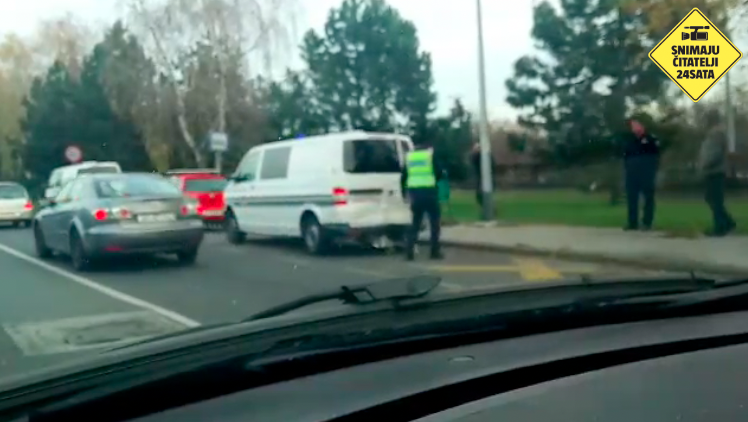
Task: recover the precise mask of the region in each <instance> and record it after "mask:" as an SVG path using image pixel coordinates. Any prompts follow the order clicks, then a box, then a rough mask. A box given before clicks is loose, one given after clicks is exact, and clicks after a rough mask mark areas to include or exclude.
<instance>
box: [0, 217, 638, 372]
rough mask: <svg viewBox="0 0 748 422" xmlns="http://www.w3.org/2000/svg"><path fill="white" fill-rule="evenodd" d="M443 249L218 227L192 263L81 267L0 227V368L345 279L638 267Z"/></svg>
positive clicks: (257, 306)
mask: <svg viewBox="0 0 748 422" xmlns="http://www.w3.org/2000/svg"><path fill="white" fill-rule="evenodd" d="M445 254H446V259H445V260H444V261H429V260H427V259H425V258H424V257H420V259H417V260H416V261H415V262H406V261H405V260H404V259H403V258H402V257H401V256H399V255H397V256H392V255H387V254H385V253H381V252H372V251H363V250H359V249H355V248H347V249H344V250H342V251H340V252H339V253H337V254H335V255H333V256H329V257H312V256H309V255H307V254H306V253H305V252H304V251H303V250H302V248H301V247H300V245H299V244H298V243H297V242H292V241H285V240H282V241H279V240H252V241H250V242H248V243H247V244H245V245H240V246H235V245H230V244H228V243H227V242H226V241H225V239H224V237H223V236H222V235H221V234H220V233H209V234H208V235H207V237H206V239H205V242H204V244H203V248H202V250H201V254H200V256H199V258H198V262H197V263H196V265H194V266H190V267H185V266H180V265H179V264H178V263H177V262H176V261H175V260H174V259H171V258H169V257H151V258H131V259H126V260H119V261H113V262H108V263H106V264H105V265H101V266H100V267H99V268H97V269H96V270H94V271H92V272H88V273H85V274H79V273H75V272H73V270H72V268H71V267H70V265H69V263H68V262H67V261H66V260H65V259H64V258H62V257H59V258H57V257H56V258H54V259H52V260H47V261H39V260H37V259H36V258H35V255H34V243H33V238H32V235H31V231H30V230H28V229H14V228H10V227H8V228H3V227H0V274H2V275H1V276H0V324H2V330H0V377H1V376H4V375H6V374H12V373H19V372H24V371H28V370H31V369H32V368H39V367H42V366H44V365H47V364H51V363H56V362H61V361H64V360H66V359H71V358H72V357H77V356H79V355H81V354H85V353H90V352H95V351H96V350H97V349H99V348H100V347H102V346H112V345H116V344H117V342H126V341H132V340H133V339H138V338H143V337H148V336H152V335H158V334H161V333H164V334H165V333H169V332H172V331H175V330H181V329H183V328H186V327H190V326H197V325H201V324H208V323H216V322H226V321H232V320H239V319H242V318H244V317H246V316H248V315H250V314H252V313H254V312H258V311H260V310H263V309H266V308H268V307H270V306H273V305H277V304H280V303H282V302H285V301H287V300H291V299H294V298H297V297H299V296H301V295H304V294H307V293H312V292H317V291H319V290H320V289H325V288H334V287H337V286H340V285H345V284H360V283H366V282H369V281H375V280H379V279H385V278H391V277H398V276H408V275H417V274H424V273H435V274H441V275H442V277H443V282H442V285H441V286H440V287H439V288H440V289H444V290H450V291H466V290H479V289H486V288H491V287H493V286H496V285H499V284H511V283H542V282H544V281H546V280H559V279H563V278H567V277H578V276H581V275H589V276H592V277H614V276H619V275H620V276H639V275H643V274H644V272H643V271H642V270H637V269H633V268H627V267H619V266H612V265H602V264H594V263H584V262H570V261H556V260H547V259H546V260H541V259H538V258H528V257H520V256H512V255H508V254H500V253H493V252H487V251H485V252H484V251H472V250H465V249H455V248H447V249H445ZM648 273H650V272H648ZM329 306H335V304H330V305H329Z"/></svg>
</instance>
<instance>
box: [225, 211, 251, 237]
mask: <svg viewBox="0 0 748 422" xmlns="http://www.w3.org/2000/svg"><path fill="white" fill-rule="evenodd" d="M224 230H226V239H228V241H229V243H231V244H233V245H241V244H242V243H244V241H245V240H247V234H246V233H244V232H242V231H241V230H240V229H239V222H238V221H236V217H235V216H234V213H233V212H229V213H228V214H227V215H226V221H225V222H224Z"/></svg>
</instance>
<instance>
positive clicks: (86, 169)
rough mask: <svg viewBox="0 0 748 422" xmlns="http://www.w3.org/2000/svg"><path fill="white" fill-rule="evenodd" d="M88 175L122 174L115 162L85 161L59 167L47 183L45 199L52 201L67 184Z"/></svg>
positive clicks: (53, 171)
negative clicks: (80, 176)
mask: <svg viewBox="0 0 748 422" xmlns="http://www.w3.org/2000/svg"><path fill="white" fill-rule="evenodd" d="M86 173H122V168H121V167H120V165H119V163H117V162H114V161H84V162H82V163H78V164H71V165H69V166H63V167H57V168H56V169H54V170H52V173H51V174H50V175H49V181H48V182H47V189H46V190H45V191H44V198H45V199H52V198H54V197H56V196H57V194H58V193H59V192H60V189H62V187H63V186H65V184H66V183H67V182H69V181H71V180H73V179H75V178H76V177H78V175H79V174H86Z"/></svg>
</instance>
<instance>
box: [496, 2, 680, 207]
mask: <svg viewBox="0 0 748 422" xmlns="http://www.w3.org/2000/svg"><path fill="white" fill-rule="evenodd" d="M646 25H647V17H646V15H643V14H641V13H632V12H627V11H626V10H625V9H624V7H623V4H622V3H620V0H570V1H567V2H562V4H561V9H560V10H557V9H556V8H555V7H554V6H552V5H551V4H550V3H549V2H543V3H541V4H539V5H538V6H536V7H535V9H534V24H533V29H532V37H533V38H534V39H535V40H536V41H537V45H538V47H539V48H540V49H541V51H542V52H543V53H544V54H543V56H547V57H548V58H541V57H539V56H525V57H522V58H520V59H519V60H518V61H517V62H516V63H515V65H514V76H513V77H512V78H511V79H509V80H508V81H507V83H506V84H507V88H508V90H509V96H508V98H507V101H508V102H509V104H511V105H512V106H513V107H516V108H518V109H521V110H522V111H524V113H523V114H522V115H521V117H520V122H521V123H522V124H523V125H525V126H527V127H530V128H539V129H542V130H543V131H544V132H545V133H547V134H548V140H549V144H550V148H551V149H552V151H551V154H550V155H548V154H546V156H550V157H553V159H554V160H555V162H556V163H557V164H560V165H580V164H585V163H590V162H598V161H600V160H608V159H610V158H611V157H612V156H613V154H614V153H615V152H616V150H615V148H616V134H617V133H619V132H620V130H621V129H623V122H624V118H625V116H626V115H627V113H628V112H629V110H631V109H632V108H636V107H640V106H643V105H646V104H650V103H651V102H652V101H654V100H655V99H657V98H658V96H659V95H660V93H661V88H662V86H663V82H664V81H665V80H666V79H665V75H664V74H663V73H662V71H661V70H660V69H659V68H658V67H657V66H655V65H654V63H652V61H651V60H649V59H648V57H647V54H648V52H649V50H651V48H652V47H653V46H654V44H655V43H656V42H659V39H653V38H652V37H650V36H648V32H646V31H645V28H646ZM601 85H602V87H601ZM608 167H609V168H610V169H611V171H612V173H611V174H610V175H608V179H609V180H608V183H609V185H610V187H611V200H612V201H613V202H615V201H616V200H617V192H618V191H617V188H618V185H619V182H618V180H617V176H616V175H617V172H616V171H615V166H608Z"/></svg>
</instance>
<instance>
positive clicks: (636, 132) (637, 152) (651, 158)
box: [623, 119, 660, 230]
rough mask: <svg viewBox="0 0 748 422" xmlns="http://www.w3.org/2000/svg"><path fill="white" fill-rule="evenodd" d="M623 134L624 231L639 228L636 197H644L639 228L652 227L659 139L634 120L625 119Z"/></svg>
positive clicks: (658, 161)
mask: <svg viewBox="0 0 748 422" xmlns="http://www.w3.org/2000/svg"><path fill="white" fill-rule="evenodd" d="M627 123H628V128H629V131H628V132H626V134H625V136H624V140H623V141H624V142H623V145H624V148H623V161H624V171H625V181H626V200H627V205H628V224H627V225H626V227H624V230H638V229H639V228H640V226H639V196H642V197H643V198H644V213H643V215H642V220H641V223H642V224H641V228H642V229H643V230H649V229H651V228H652V222H653V221H654V212H655V183H656V179H657V169H658V168H659V163H660V141H659V139H657V137H656V136H654V135H652V134H651V133H649V132H648V131H647V130H646V129H645V127H644V125H642V124H641V122H639V121H638V120H636V119H629V120H628V122H627Z"/></svg>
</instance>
